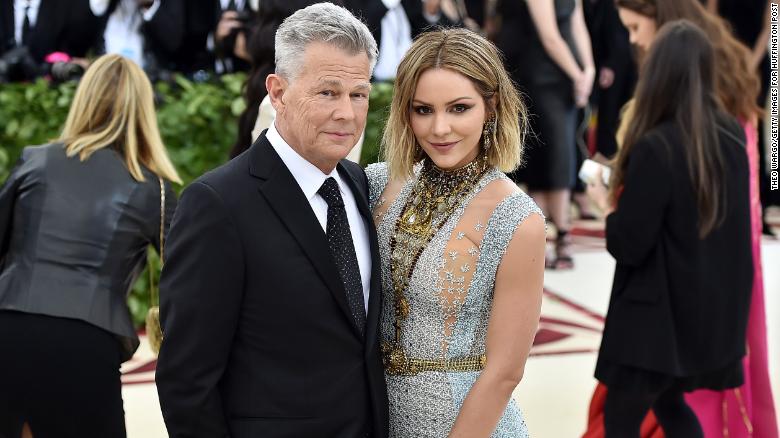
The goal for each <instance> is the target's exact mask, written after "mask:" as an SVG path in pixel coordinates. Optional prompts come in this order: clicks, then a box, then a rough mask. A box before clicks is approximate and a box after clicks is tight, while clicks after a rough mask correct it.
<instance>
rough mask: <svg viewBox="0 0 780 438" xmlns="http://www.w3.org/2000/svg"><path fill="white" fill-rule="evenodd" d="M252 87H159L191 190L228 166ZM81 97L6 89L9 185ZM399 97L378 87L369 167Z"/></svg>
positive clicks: (165, 134)
mask: <svg viewBox="0 0 780 438" xmlns="http://www.w3.org/2000/svg"><path fill="white" fill-rule="evenodd" d="M244 79H245V76H244V75H242V74H237V75H225V76H222V77H220V78H219V79H217V80H216V81H214V82H207V83H194V82H190V81H188V80H187V79H185V78H183V77H176V78H175V79H174V81H173V82H172V83H158V84H156V85H155V92H156V97H157V101H158V102H157V120H158V123H159V126H160V133H161V135H162V138H163V141H164V142H165V145H166V147H167V148H168V152H169V154H170V156H171V160H172V161H173V163H174V165H175V166H176V168H177V170H178V171H179V174H180V175H181V177H182V179H183V181H184V185H185V186H186V185H187V184H189V183H190V182H191V181H192V180H194V179H195V178H197V177H198V176H200V175H202V174H203V173H205V172H206V171H208V170H210V169H213V168H214V167H217V166H219V165H220V164H222V163H224V162H225V160H227V157H228V152H229V150H230V147H231V145H232V144H233V141H234V140H235V138H236V129H237V123H236V120H237V117H238V115H239V114H240V113H241V112H242V111H243V110H244V107H245V105H244V101H243V99H242V98H241V87H242V84H243V82H244ZM75 90H76V84H75V83H73V82H66V83H62V84H59V85H52V84H50V83H49V82H47V81H45V80H39V81H37V82H35V83H25V84H3V85H1V86H0V181H5V179H6V178H7V177H8V173H9V172H10V170H11V168H12V167H13V164H14V163H15V162H16V160H17V159H18V157H19V154H20V153H21V150H22V148H24V147H25V146H28V145H36V144H44V143H47V142H48V141H50V140H51V139H54V138H56V137H58V135H59V133H60V129H61V128H62V125H63V124H64V122H65V118H66V117H67V114H68V108H69V106H70V102H71V100H72V99H73V95H74V93H75ZM391 96H392V85H391V84H388V83H377V84H374V87H373V89H372V91H371V96H370V104H369V114H368V121H367V126H366V139H365V141H364V146H363V151H362V154H361V162H362V164H364V165H365V164H367V163H372V162H375V161H376V160H377V155H378V150H379V147H378V145H379V139H380V138H381V133H382V129H383V126H384V121H385V119H386V113H387V108H388V107H389V103H390V99H391ZM182 188H183V187H179V188H178V189H179V191H181V189H182ZM149 259H150V263H152V265H153V267H154V269H153V277H154V278H153V279H152V281H157V272H156V271H157V270H159V268H158V266H159V259H158V258H157V254H156V253H155V252H154V251H153V250H150V251H149ZM149 281H150V278H149V274H148V273H147V272H144V273H143V274H142V275H141V276H140V277H139V279H138V281H137V283H136V284H135V286H134V287H133V292H132V293H131V295H130V297H129V299H128V304H129V306H130V310H131V312H132V313H133V318H134V320H135V322H136V323H137V324H138V325H139V326H140V325H141V324H142V323H143V319H144V317H145V315H146V311H147V309H148V307H149V292H148V286H149Z"/></svg>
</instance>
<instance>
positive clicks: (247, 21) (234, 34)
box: [205, 0, 294, 74]
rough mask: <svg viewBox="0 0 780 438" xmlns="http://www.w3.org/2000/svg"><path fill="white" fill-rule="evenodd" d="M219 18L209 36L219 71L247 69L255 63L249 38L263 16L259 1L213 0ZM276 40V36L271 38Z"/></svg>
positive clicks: (230, 71)
mask: <svg viewBox="0 0 780 438" xmlns="http://www.w3.org/2000/svg"><path fill="white" fill-rule="evenodd" d="M269 2H270V3H273V2H272V1H269ZM205 3H211V4H212V5H213V6H212V9H213V10H214V11H216V14H215V15H216V17H218V21H217V23H216V26H214V30H213V31H212V33H211V34H210V35H209V39H208V45H207V47H208V48H209V50H210V51H212V53H213V54H214V58H215V59H214V62H215V64H214V69H215V71H216V72H217V73H218V74H221V73H233V72H237V71H248V70H249V69H250V63H251V62H252V57H251V53H250V51H249V50H248V47H247V46H248V41H249V39H251V36H252V32H253V31H254V28H255V26H256V24H257V22H258V19H259V18H260V16H261V15H260V14H259V12H258V9H259V7H260V5H259V4H263V6H264V7H265V6H266V5H265V4H264V3H266V2H265V1H262V2H260V1H258V0H254V1H252V0H211V1H210V2H209V1H207V2H205ZM293 3H294V2H293ZM271 39H273V38H271Z"/></svg>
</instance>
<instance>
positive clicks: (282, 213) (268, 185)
mask: <svg viewBox="0 0 780 438" xmlns="http://www.w3.org/2000/svg"><path fill="white" fill-rule="evenodd" d="M248 153H250V154H252V157H251V158H250V173H251V174H252V175H254V176H256V177H258V178H260V179H263V180H265V181H264V182H263V183H261V185H260V188H259V191H260V194H261V195H262V196H263V197H264V198H265V199H266V201H267V202H268V205H270V206H271V208H272V209H273V211H274V212H275V213H276V214H277V216H279V219H281V222H282V223H283V224H284V225H285V227H287V229H288V230H289V231H290V234H291V235H292V236H293V238H294V239H295V240H296V241H297V242H298V245H300V247H301V248H302V249H303V252H304V253H305V254H306V256H307V257H308V258H309V260H310V261H311V264H312V265H313V266H314V268H315V269H316V270H317V272H318V273H319V275H320V277H321V278H322V280H323V282H324V283H325V284H326V285H327V287H328V290H329V291H330V292H331V294H332V295H333V299H335V300H336V302H337V303H338V305H339V307H340V308H341V310H342V311H343V313H344V316H345V317H346V318H347V319H348V320H349V323H350V325H351V326H352V327H353V329H354V330H355V333H356V334H358V332H357V327H355V323H354V318H353V317H352V313H351V312H350V310H349V306H348V304H347V297H346V293H345V292H344V284H343V283H342V281H341V276H340V275H339V271H338V268H337V267H336V264H335V263H334V262H333V257H332V256H331V254H330V249H329V248H328V240H327V237H326V236H325V233H324V232H323V231H322V227H321V226H320V223H319V221H317V217H316V216H315V215H314V212H313V211H312V209H311V206H310V204H309V201H308V200H307V199H306V197H305V196H304V194H303V191H301V188H300V186H298V183H297V182H296V181H295V178H294V177H293V176H292V174H291V173H290V171H289V170H288V169H287V167H286V166H285V165H284V162H283V161H282V159H281V158H280V157H279V155H278V154H277V153H276V151H275V150H274V149H273V147H272V146H271V144H270V142H268V140H267V139H266V138H265V135H264V134H263V135H261V136H260V138H258V140H257V141H256V142H255V144H254V145H253V146H252V148H251V149H250V151H249V152H248ZM358 335H359V334H358Z"/></svg>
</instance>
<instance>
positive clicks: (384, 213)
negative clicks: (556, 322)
mask: <svg viewBox="0 0 780 438" xmlns="http://www.w3.org/2000/svg"><path fill="white" fill-rule="evenodd" d="M395 87H396V88H395V94H394V96H393V102H392V106H391V110H390V117H389V120H388V124H387V128H386V131H385V134H384V139H383V144H384V153H385V158H386V159H387V162H386V163H379V164H375V165H372V166H369V167H368V169H367V170H366V173H367V175H368V177H369V181H370V201H371V205H372V208H373V211H374V217H375V222H376V225H377V233H378V237H379V248H380V254H381V257H382V270H383V271H382V289H383V310H382V319H381V330H382V335H381V339H382V354H383V359H384V366H385V378H386V381H387V390H388V397H389V405H390V436H391V437H410V436H414V437H445V436H450V437H469V438H472V437H489V436H493V437H524V436H528V431H527V428H526V426H525V423H524V421H523V417H522V414H521V413H520V410H519V409H518V407H517V406H516V404H515V403H514V401H512V399H511V395H512V391H513V390H514V389H515V387H516V386H517V384H518V382H519V381H520V379H521V377H522V375H523V368H524V365H525V361H526V359H527V357H528V352H529V350H530V348H531V344H532V341H533V337H534V333H535V331H536V327H537V324H538V321H539V310H540V304H541V295H542V282H543V276H544V247H545V226H544V218H543V216H542V214H541V211H540V210H539V208H538V207H537V206H536V204H534V202H533V201H532V200H531V198H530V197H529V196H527V195H526V194H525V193H523V192H522V191H521V190H520V189H518V187H517V186H516V185H515V184H514V183H513V182H512V181H511V180H510V179H508V178H507V177H506V175H505V174H504V173H503V172H509V171H511V170H513V169H514V168H515V167H517V165H518V163H519V162H520V160H521V156H522V144H523V140H524V132H525V127H526V125H527V117H526V111H525V107H524V106H523V103H522V102H521V100H520V98H519V96H518V93H517V91H516V90H515V88H514V86H513V84H512V82H511V80H510V79H509V77H508V76H507V73H506V72H505V70H504V68H503V65H502V62H501V58H500V55H499V53H498V51H497V50H496V48H495V47H494V46H493V45H492V44H491V43H490V42H488V41H487V40H486V39H484V38H482V37H481V36H479V35H477V34H476V33H473V32H471V31H467V30H463V29H447V30H441V31H437V32H430V33H425V34H423V35H421V36H420V37H419V38H418V39H417V40H416V41H415V42H414V43H413V44H412V46H411V48H410V49H409V51H408V52H407V54H406V56H404V58H403V60H402V61H401V63H400V65H399V67H398V75H397V79H396V85H395Z"/></svg>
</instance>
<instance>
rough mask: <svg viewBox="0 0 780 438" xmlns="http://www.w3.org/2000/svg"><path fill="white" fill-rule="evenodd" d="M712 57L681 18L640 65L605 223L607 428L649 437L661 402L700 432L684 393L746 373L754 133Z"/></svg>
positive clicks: (726, 384)
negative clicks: (608, 268) (733, 107)
mask: <svg viewBox="0 0 780 438" xmlns="http://www.w3.org/2000/svg"><path fill="white" fill-rule="evenodd" d="M713 63H714V60H713V49H712V46H711V44H710V42H709V41H708V39H707V37H706V36H705V34H704V33H703V32H702V31H701V30H700V29H699V28H698V27H696V26H695V25H693V24H692V23H690V22H688V21H684V20H681V21H677V22H671V23H668V24H666V25H665V26H664V27H663V28H662V29H661V31H660V33H659V35H658V36H657V39H656V41H655V42H654V44H653V46H652V48H651V51H650V53H649V55H648V57H647V58H646V61H645V63H644V65H643V67H642V68H643V70H642V73H641V74H640V78H641V79H640V82H639V84H638V85H637V91H636V101H635V113H634V116H633V119H632V120H631V121H630V122H629V127H628V129H627V136H626V138H625V141H624V144H623V147H622V148H621V149H620V151H619V152H618V156H617V159H616V164H615V169H614V172H613V174H612V178H611V184H610V186H611V198H612V201H613V202H612V204H613V205H616V208H615V210H614V211H613V212H612V213H611V214H609V216H608V217H607V224H606V228H607V249H608V250H609V252H610V254H612V256H613V257H614V258H615V260H616V262H617V266H616V268H615V280H614V284H613V287H612V298H611V301H610V305H609V312H608V314H607V321H606V325H605V327H604V336H603V339H602V343H601V350H600V352H599V359H598V363H597V365H596V378H598V379H599V380H600V381H601V382H603V383H604V384H606V385H607V387H608V394H607V400H606V405H605V412H604V416H605V418H604V421H605V429H606V436H607V437H621V438H622V437H638V436H639V427H640V423H641V421H642V419H643V418H644V416H645V414H646V413H647V411H648V410H649V409H653V411H654V413H655V415H656V417H657V418H658V421H659V423H660V424H661V426H662V427H663V429H664V432H665V433H666V435H667V436H670V437H676V436H679V437H697V436H702V431H701V427H700V425H699V423H698V420H697V419H696V416H695V415H694V413H693V412H692V411H691V409H690V408H689V407H688V406H687V405H686V404H685V401H684V399H683V392H685V391H690V390H693V389H697V388H708V389H714V390H721V389H725V388H733V387H736V386H739V385H740V384H741V383H742V380H743V377H742V365H741V359H742V357H743V356H744V354H745V330H746V326H747V316H748V309H749V306H750V293H751V285H752V280H753V268H752V256H751V246H750V245H751V244H750V210H749V190H748V181H749V178H748V163H747V158H746V154H745V149H744V148H745V137H744V133H743V132H744V131H743V130H742V129H741V127H740V125H739V124H738V122H737V121H736V119H734V118H733V117H731V116H729V115H727V114H725V113H724V112H723V111H722V109H721V105H720V103H719V101H718V99H717V97H716V92H715V88H714V85H713V84H714V76H713V74H714V64H713ZM590 191H591V193H592V194H593V195H595V196H594V197H595V198H600V197H601V196H599V190H598V189H597V188H593V187H592V188H591V189H590ZM601 198H602V199H601V201H602V203H603V204H606V199H605V197H601ZM597 201H598V199H597Z"/></svg>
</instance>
